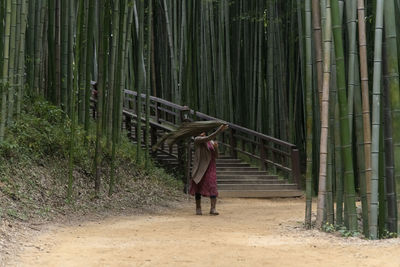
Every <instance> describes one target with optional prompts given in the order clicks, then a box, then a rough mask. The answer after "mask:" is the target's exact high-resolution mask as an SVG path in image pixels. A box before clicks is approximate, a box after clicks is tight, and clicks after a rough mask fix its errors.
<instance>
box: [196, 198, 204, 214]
mask: <svg viewBox="0 0 400 267" xmlns="http://www.w3.org/2000/svg"><path fill="white" fill-rule="evenodd" d="M196 215H203V213H202V212H201V199H196Z"/></svg>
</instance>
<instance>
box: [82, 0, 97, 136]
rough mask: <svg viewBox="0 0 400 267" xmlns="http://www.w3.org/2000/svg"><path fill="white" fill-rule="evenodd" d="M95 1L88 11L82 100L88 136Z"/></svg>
mask: <svg viewBox="0 0 400 267" xmlns="http://www.w3.org/2000/svg"><path fill="white" fill-rule="evenodd" d="M94 4H95V1H94V0H89V11H88V22H87V24H88V26H87V37H86V40H87V45H86V46H87V48H86V49H87V50H86V66H85V67H86V71H85V72H86V85H85V87H86V89H85V99H82V101H85V105H84V106H85V111H84V115H85V118H84V122H85V125H84V129H85V131H86V133H87V134H88V132H89V126H90V96H91V95H92V88H91V81H92V79H93V76H92V69H93V64H94V60H93V58H94V54H93V51H94V49H93V40H94V36H93V30H94V10H95V5H94Z"/></svg>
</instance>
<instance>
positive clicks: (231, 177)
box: [217, 174, 278, 180]
mask: <svg viewBox="0 0 400 267" xmlns="http://www.w3.org/2000/svg"><path fill="white" fill-rule="evenodd" d="M217 177H218V179H229V180H241V179H253V180H256V179H257V180H278V176H277V175H269V174H268V175H267V174H262V175H248V174H241V175H238V174H233V175H224V174H220V175H218V176H217Z"/></svg>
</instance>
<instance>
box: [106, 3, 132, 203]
mask: <svg viewBox="0 0 400 267" xmlns="http://www.w3.org/2000/svg"><path fill="white" fill-rule="evenodd" d="M118 12H119V13H116V14H114V15H116V16H117V17H118V26H117V25H115V26H116V27H118V29H119V30H118V31H119V33H118V53H117V58H116V62H115V63H116V67H117V68H115V72H116V73H115V78H116V79H115V83H114V88H113V90H115V92H114V99H113V102H114V105H113V112H112V115H113V124H112V127H113V128H112V154H111V170H110V187H109V191H108V195H109V196H111V195H112V194H113V190H114V185H115V156H116V150H117V148H118V143H119V135H118V133H119V128H120V124H119V122H120V118H119V117H120V116H122V114H121V110H120V106H121V85H120V80H121V78H122V73H124V72H123V71H122V70H123V69H124V60H123V58H124V53H125V44H126V43H125V36H126V24H127V13H128V4H127V1H121V2H120V6H119V9H118ZM118 74H120V75H118Z"/></svg>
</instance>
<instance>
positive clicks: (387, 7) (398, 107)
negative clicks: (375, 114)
mask: <svg viewBox="0 0 400 267" xmlns="http://www.w3.org/2000/svg"><path fill="white" fill-rule="evenodd" d="M377 4H378V2H377ZM377 8H378V6H377ZM383 8H384V11H383V12H384V14H385V16H384V24H385V42H386V47H387V55H388V56H387V57H386V60H385V62H386V64H387V70H388V75H387V84H388V87H389V95H390V106H391V113H392V114H391V115H392V133H391V135H392V138H393V155H394V181H392V180H393V177H391V176H388V177H386V178H387V179H388V185H389V186H390V187H392V186H393V187H395V189H394V190H396V195H397V196H400V133H399V131H400V93H399V66H398V64H399V61H398V47H397V34H396V33H397V32H396V21H395V18H396V15H395V5H394V0H386V1H384V7H383ZM377 19H378V9H377ZM389 134H390V133H389ZM388 190H389V192H390V195H389V198H388V201H389V203H388V204H389V207H390V211H391V212H390V213H389V216H390V219H389V227H390V231H391V232H397V231H398V230H399V228H400V227H399V225H398V223H399V221H398V217H397V216H398V215H397V214H398V213H399V210H398V209H399V207H400V202H399V201H400V199H399V198H398V199H397V214H393V209H395V207H394V206H395V204H394V198H396V197H395V196H394V195H393V193H394V192H393V191H394V190H393V189H392V188H388ZM396 224H397V225H396Z"/></svg>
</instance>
